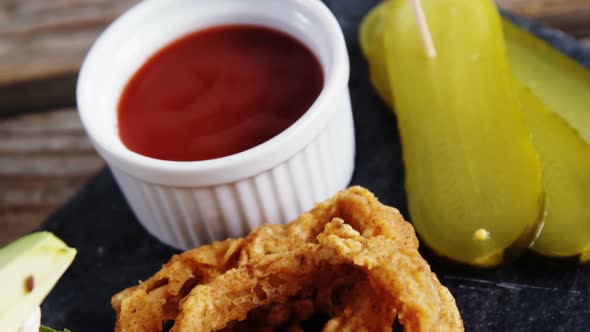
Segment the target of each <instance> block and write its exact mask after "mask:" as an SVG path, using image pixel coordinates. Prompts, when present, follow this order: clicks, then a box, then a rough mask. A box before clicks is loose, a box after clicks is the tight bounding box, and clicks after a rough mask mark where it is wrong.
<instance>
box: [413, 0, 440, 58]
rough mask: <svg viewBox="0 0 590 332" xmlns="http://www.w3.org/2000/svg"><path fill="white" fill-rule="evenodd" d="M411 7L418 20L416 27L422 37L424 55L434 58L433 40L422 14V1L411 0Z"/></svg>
mask: <svg viewBox="0 0 590 332" xmlns="http://www.w3.org/2000/svg"><path fill="white" fill-rule="evenodd" d="M411 1H412V7H413V8H414V14H415V15H416V20H417V21H418V29H419V30H420V36H421V37H422V44H423V45H424V51H425V52H426V55H427V56H428V57H429V58H431V59H434V58H436V48H434V42H433V41H432V35H431V34H430V29H429V28H428V22H427V21H426V15H424V9H422V2H421V1H420V0H411Z"/></svg>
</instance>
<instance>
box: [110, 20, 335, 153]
mask: <svg viewBox="0 0 590 332" xmlns="http://www.w3.org/2000/svg"><path fill="white" fill-rule="evenodd" d="M323 82H324V77H323V73H322V68H321V66H320V63H319V62H318V60H317V58H316V57H315V55H314V54H313V53H312V52H311V51H310V50H309V49H308V48H307V47H306V46H304V45H303V44H302V43H301V42H299V41H298V40H296V39H294V38H292V37H290V36H289V35H287V34H285V33H282V32H279V31H275V30H271V29H268V28H264V27H257V26H249V25H228V26H220V27H214V28H209V29H206V30H201V31H197V32H194V33H192V34H189V35H187V36H185V37H183V38H181V39H178V40H176V41H174V42H173V43H171V44H170V45H168V46H166V47H164V48H163V49H161V50H159V51H158V52H157V53H156V54H155V55H154V56H152V57H151V58H150V59H149V60H148V61H147V62H146V63H145V64H143V66H142V67H141V68H140V69H139V70H138V71H137V72H136V73H135V74H134V76H133V77H132V78H131V80H130V81H129V82H128V83H127V85H126V87H125V89H124V91H123V94H122V95H121V98H120V101H119V107H118V108H119V109H118V122H119V135H120V137H121V140H122V141H123V143H124V144H125V146H127V148H129V149H130V150H132V151H135V152H137V153H139V154H142V155H144V156H148V157H152V158H157V159H163V160H173V161H197V160H207V159H213V158H219V157H224V156H228V155H232V154H235V153H238V152H241V151H244V150H247V149H250V148H252V147H254V146H256V145H259V144H261V143H263V142H265V141H267V140H269V139H271V138H272V137H274V136H276V135H277V134H279V133H280V132H282V131H283V130H285V129H287V128H288V127H289V126H291V125H292V124H293V123H294V122H295V121H297V119H299V118H300V117H301V116H302V115H303V114H304V113H305V111H307V109H308V108H309V107H310V106H311V105H312V104H313V102H314V101H315V99H316V98H317V97H318V95H319V93H320V91H321V89H322V86H323Z"/></svg>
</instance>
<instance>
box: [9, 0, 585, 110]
mask: <svg viewBox="0 0 590 332" xmlns="http://www.w3.org/2000/svg"><path fill="white" fill-rule="evenodd" d="M138 1H139V0H52V1H41V0H2V1H0V101H1V102H0V114H7V113H15V112H20V111H25V110H36V109H48V108H56V107H66V106H72V105H74V101H75V95H74V87H75V82H76V74H77V72H78V69H79V66H80V64H81V61H82V59H83V57H84V55H85V54H86V52H87V50H88V48H89V47H90V45H91V44H92V42H93V41H94V40H95V39H96V37H97V36H98V34H99V33H100V32H101V31H102V30H103V29H104V28H105V27H106V26H107V25H108V23H110V22H111V21H112V20H113V19H115V18H116V17H117V16H119V15H120V14H121V13H122V12H123V11H125V10H126V9H127V8H129V7H130V6H132V5H133V4H135V3H137V2H138ZM497 1H498V3H499V4H500V5H501V6H502V7H504V8H505V9H507V10H510V11H513V12H515V13H517V14H520V15H523V16H526V17H529V18H533V19H536V20H539V21H541V22H544V23H547V24H550V25H553V26H556V27H558V28H560V29H563V30H565V31H566V32H569V33H572V34H574V35H576V36H589V37H590V0H567V1H566V0H497Z"/></svg>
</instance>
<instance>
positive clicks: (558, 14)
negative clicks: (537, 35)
mask: <svg viewBox="0 0 590 332" xmlns="http://www.w3.org/2000/svg"><path fill="white" fill-rule="evenodd" d="M496 2H497V3H498V4H499V5H500V6H501V7H502V8H504V9H506V10H509V11H511V12H513V13H515V14H518V15H521V16H524V17H527V18H531V19H534V20H537V21H539V22H543V23H546V24H548V25H551V26H553V27H556V28H558V29H561V30H564V31H566V32H568V33H569V34H572V35H574V36H589V35H590V0H496Z"/></svg>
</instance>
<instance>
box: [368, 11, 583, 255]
mask: <svg viewBox="0 0 590 332" xmlns="http://www.w3.org/2000/svg"><path fill="white" fill-rule="evenodd" d="M392 10H393V7H392V2H391V1H386V2H382V3H381V4H380V5H378V6H377V7H375V8H374V9H373V10H371V12H370V13H369V14H368V15H367V16H366V17H365V19H364V20H363V22H362V25H361V33H360V40H361V47H362V49H363V52H364V54H365V56H366V57H367V59H368V60H369V70H370V73H371V81H372V83H373V84H374V85H375V87H376V90H377V92H378V93H379V95H380V96H381V97H382V98H383V99H384V100H385V101H386V102H387V103H388V104H389V105H393V98H392V94H391V88H390V86H391V85H390V82H389V81H387V78H388V76H390V73H389V72H388V71H387V70H386V69H387V68H386V67H387V66H386V65H385V63H386V54H393V53H388V52H386V51H385V50H384V49H383V47H384V46H383V45H384V40H385V37H386V36H385V35H386V34H385V29H384V27H385V26H386V24H385V21H387V20H391V19H393V17H391V15H389V16H388V13H391V11H392ZM503 30H504V36H505V38H506V40H505V42H506V47H507V51H508V61H509V64H510V67H511V71H512V73H513V76H514V77H515V78H516V81H514V82H513V87H514V91H515V93H516V94H517V97H518V99H519V101H520V103H521V106H522V107H521V110H522V112H523V114H524V117H525V120H526V123H527V126H528V128H529V130H530V131H531V134H532V138H533V144H534V146H535V148H536V150H537V152H538V153H539V156H540V160H541V167H542V173H543V183H544V187H545V191H546V202H545V203H546V217H545V224H544V228H543V231H542V232H541V234H540V236H539V238H538V239H537V240H536V241H535V243H534V245H533V247H532V250H533V251H534V252H536V253H537V254H540V255H543V256H547V257H558V258H570V257H576V259H577V260H578V262H581V263H587V262H588V261H590V206H588V204H587V203H586V201H587V198H588V197H590V110H589V109H588V105H590V72H589V71H588V70H586V69H585V68H584V67H583V66H581V65H580V64H579V63H577V62H575V61H573V60H572V59H570V58H569V57H567V56H565V55H563V54H562V53H560V52H559V51H557V50H556V49H554V48H553V47H551V46H550V45H549V44H547V43H546V42H544V41H542V40H541V39H539V38H537V37H535V36H533V35H531V34H530V33H528V32H526V31H525V30H523V29H521V28H518V27H516V26H515V25H513V24H512V23H511V22H509V21H507V20H504V22H503ZM390 42H393V40H390ZM389 61H395V60H389Z"/></svg>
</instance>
